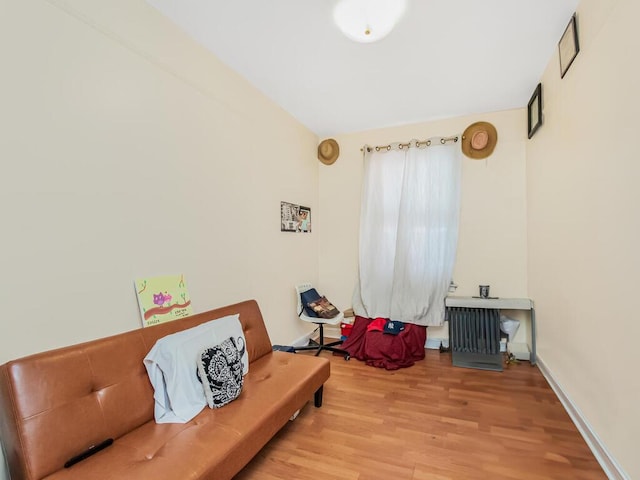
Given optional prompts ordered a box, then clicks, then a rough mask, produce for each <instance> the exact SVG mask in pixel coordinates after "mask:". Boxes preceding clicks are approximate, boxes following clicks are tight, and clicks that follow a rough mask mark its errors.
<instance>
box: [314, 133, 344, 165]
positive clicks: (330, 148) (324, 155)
mask: <svg viewBox="0 0 640 480" xmlns="http://www.w3.org/2000/svg"><path fill="white" fill-rule="evenodd" d="M338 155H340V147H339V146H338V142H336V141H335V140H334V139H333V138H327V139H326V140H323V141H322V142H320V145H318V160H320V161H321V162H322V163H324V164H325V165H331V164H332V163H333V162H335V161H336V160H337V159H338Z"/></svg>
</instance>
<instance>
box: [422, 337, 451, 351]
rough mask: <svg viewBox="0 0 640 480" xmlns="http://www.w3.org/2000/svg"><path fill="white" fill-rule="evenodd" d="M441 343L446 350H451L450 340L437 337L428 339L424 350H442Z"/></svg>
mask: <svg viewBox="0 0 640 480" xmlns="http://www.w3.org/2000/svg"><path fill="white" fill-rule="evenodd" d="M441 343H442V346H443V347H444V348H449V339H448V338H436V337H434V338H427V343H426V344H425V346H424V348H427V349H429V350H440V344H441Z"/></svg>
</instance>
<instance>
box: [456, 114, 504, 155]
mask: <svg viewBox="0 0 640 480" xmlns="http://www.w3.org/2000/svg"><path fill="white" fill-rule="evenodd" d="M496 143H498V132H497V131H496V127H494V126H493V125H491V124H490V123H489V122H476V123H472V124H471V125H469V126H468V127H467V129H466V130H465V131H464V133H463V134H462V153H464V154H465V155H466V156H467V157H469V158H473V159H474V160H480V159H481V158H487V157H488V156H489V155H491V154H492V153H493V149H494V148H496Z"/></svg>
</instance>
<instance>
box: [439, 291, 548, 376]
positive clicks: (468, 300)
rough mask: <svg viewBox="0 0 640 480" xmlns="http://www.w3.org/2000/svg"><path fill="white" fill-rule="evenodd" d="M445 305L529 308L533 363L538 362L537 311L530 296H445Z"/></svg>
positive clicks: (512, 308) (504, 308)
mask: <svg viewBox="0 0 640 480" xmlns="http://www.w3.org/2000/svg"><path fill="white" fill-rule="evenodd" d="M444 304H445V307H464V308H491V309H496V310H528V311H529V314H530V317H531V355H530V362H531V365H535V364H536V311H535V309H534V308H533V300H531V299H530V298H499V297H497V298H479V297H458V296H455V295H452V296H448V297H445V299H444Z"/></svg>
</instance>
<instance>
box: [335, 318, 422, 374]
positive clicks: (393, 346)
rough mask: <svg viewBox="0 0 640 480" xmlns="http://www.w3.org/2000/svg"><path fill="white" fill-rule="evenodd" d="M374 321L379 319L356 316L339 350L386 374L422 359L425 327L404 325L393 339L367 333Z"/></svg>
mask: <svg viewBox="0 0 640 480" xmlns="http://www.w3.org/2000/svg"><path fill="white" fill-rule="evenodd" d="M375 321H378V322H379V319H373V318H364V317H359V316H356V319H355V322H354V324H353V329H352V330H351V334H350V335H349V337H348V338H347V339H346V340H345V341H344V343H343V344H342V345H341V346H340V348H341V349H342V350H346V351H347V352H349V355H351V356H352V357H354V358H357V359H358V360H362V361H364V362H365V363H366V364H367V365H371V366H373V367H379V368H385V369H387V370H397V369H399V368H404V367H410V366H411V365H413V364H414V363H415V362H416V361H418V360H422V359H423V358H424V345H425V343H426V341H427V327H423V326H420V325H413V324H411V323H406V324H405V329H404V330H403V331H401V332H400V333H399V334H397V335H391V334H388V333H383V332H381V331H379V330H371V331H368V330H367V327H368V326H369V324H370V323H372V322H375Z"/></svg>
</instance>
